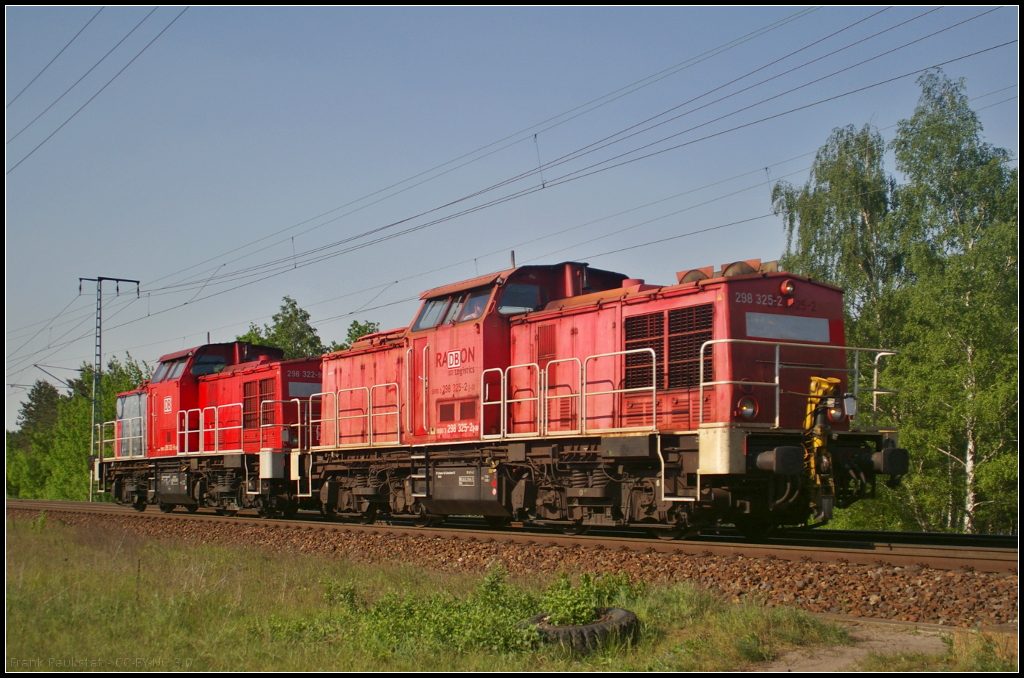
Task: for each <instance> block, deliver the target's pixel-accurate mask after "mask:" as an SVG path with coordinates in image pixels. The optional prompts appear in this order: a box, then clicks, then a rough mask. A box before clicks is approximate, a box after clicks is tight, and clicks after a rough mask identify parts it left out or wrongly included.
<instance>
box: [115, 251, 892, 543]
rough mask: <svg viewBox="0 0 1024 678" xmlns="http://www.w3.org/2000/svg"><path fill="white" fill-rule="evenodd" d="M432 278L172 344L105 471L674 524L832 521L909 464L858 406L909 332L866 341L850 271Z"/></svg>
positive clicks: (213, 496)
mask: <svg viewBox="0 0 1024 678" xmlns="http://www.w3.org/2000/svg"><path fill="white" fill-rule="evenodd" d="M421 297H422V299H423V303H422V304H421V306H420V309H419V311H418V313H417V314H416V317H415V318H414V320H413V322H412V324H411V325H410V326H409V327H405V328H400V329H395V330H390V331H387V332H378V333H376V334H372V335H369V336H366V337H363V338H362V339H360V340H359V341H358V342H356V343H355V344H354V345H353V346H352V347H351V348H350V349H348V350H345V351H339V352H335V353H330V354H327V355H325V356H322V357H315V358H309V359H304V360H290V361H284V360H281V353H280V352H279V351H278V350H277V349H272V348H263V347H256V346H250V345H248V344H244V343H233V344H213V345H207V346H201V347H198V348H195V349H191V350H188V351H182V352H179V353H175V354H171V355H168V356H164V357H163V358H161V359H160V365H159V367H158V368H157V371H156V373H155V374H154V376H153V379H152V380H151V381H150V382H148V383H146V384H143V385H141V386H140V387H139V389H137V390H136V391H132V392H130V393H125V394H121V395H120V396H119V397H118V414H117V420H116V421H115V422H110V423H109V424H107V425H105V426H104V429H103V432H102V433H103V435H102V436H101V438H102V440H103V441H105V442H103V443H101V445H102V447H103V449H104V450H105V454H106V456H102V455H101V458H100V459H98V461H97V464H96V469H95V473H96V476H97V479H98V480H99V482H100V486H101V488H102V490H103V491H107V492H110V493H112V494H113V496H114V498H115V499H116V500H118V501H121V502H125V503H131V504H134V505H135V506H136V508H138V509H140V510H142V509H144V508H145V507H146V505H148V504H157V505H159V506H160V507H161V508H163V509H164V510H172V509H173V508H174V507H175V506H184V507H186V508H188V509H189V510H196V509H197V508H199V507H209V508H213V509H216V510H217V511H218V512H221V513H234V512H237V511H239V510H243V509H255V510H257V511H259V512H260V513H261V514H262V515H272V514H277V513H283V514H290V513H294V512H295V511H296V510H298V509H317V510H320V511H321V512H322V513H324V514H325V515H328V516H337V517H342V518H351V519H358V520H362V521H372V520H375V519H376V518H378V517H393V518H403V517H404V518H409V519H412V520H414V521H416V522H417V523H419V524H428V523H430V522H432V521H435V520H439V519H443V518H444V517H445V516H451V515H477V516H485V517H486V518H487V520H488V522H490V523H492V524H494V525H496V526H497V525H503V524H508V523H512V522H515V523H522V524H535V525H547V526H551V527H554V528H557V529H559V530H562V531H564V532H570V533H576V532H581V531H583V530H586V529H588V528H589V527H590V526H595V525H597V526H632V527H641V528H646V529H650V530H652V531H654V532H656V533H657V534H658V535H659V536H663V537H666V538H674V537H677V536H680V535H683V534H692V533H694V532H695V531H697V530H699V529H700V528H701V527H702V526H707V525H712V524H715V523H719V522H726V523H733V524H736V525H737V526H738V527H739V528H740V529H741V530H742V531H744V532H745V533H747V534H752V535H753V534H763V533H765V532H767V531H768V530H770V529H771V528H773V527H775V526H777V525H803V524H808V523H811V524H823V523H825V522H827V521H828V520H829V519H830V518H831V516H832V513H833V510H834V508H835V507H837V506H839V507H842V506H848V505H849V504H851V503H852V502H854V501H856V500H858V499H864V498H871V497H873V496H874V492H875V487H876V479H877V476H879V475H882V476H888V478H889V482H890V483H891V484H895V483H898V482H899V479H900V477H901V476H902V475H903V474H905V473H906V472H907V467H908V455H907V452H906V451H905V450H903V449H901V448H898V447H897V445H896V432H895V431H893V430H890V429H884V428H878V427H875V426H874V425H873V422H872V425H870V426H869V425H860V423H861V422H860V419H862V418H864V417H862V416H861V415H858V413H857V412H856V403H857V402H858V401H865V402H872V403H875V402H876V401H877V398H878V396H879V395H880V394H885V393H892V391H883V390H881V389H880V388H879V387H878V384H877V374H878V361H879V360H880V359H881V358H883V357H884V356H885V355H890V354H891V352H889V351H883V350H880V349H864V348H851V347H846V346H845V336H844V332H843V304H842V291H841V290H839V289H838V288H835V287H832V286H830V285H827V284H824V283H820V282H817V281H814V280H810V279H808V278H804V277H801V276H797V275H793V274H788V273H784V272H780V271H778V270H777V266H776V265H775V264H774V262H771V263H767V264H762V263H761V262H760V261H756V260H755V261H745V262H736V263H733V264H729V265H726V266H722V267H721V268H720V269H718V270H714V269H712V268H710V267H709V268H706V269H697V270H691V271H683V272H681V273H679V274H678V277H677V284H675V285H670V286H656V285H647V284H645V283H644V281H643V280H636V279H629V278H627V277H626V276H625V275H622V274H619V273H613V272H610V271H603V270H598V269H593V268H590V267H589V266H588V265H587V264H583V263H576V262H566V263H563V264H558V265H553V266H523V267H519V268H514V269H510V270H507V271H502V272H499V273H494V274H490V275H486V276H481V277H478V278H474V279H472V280H467V281H464V282H461V283H456V284H453V285H447V286H445V287H440V288H436V289H433V290H428V291H427V292H424V293H423V294H422V295H421ZM862 379H864V380H865V383H869V384H870V385H869V386H867V387H865V386H864V385H862V384H861V380H862ZM868 380H870V381H868Z"/></svg>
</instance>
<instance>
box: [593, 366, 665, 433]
mask: <svg viewBox="0 0 1024 678" xmlns="http://www.w3.org/2000/svg"><path fill="white" fill-rule="evenodd" d="M637 353H649V354H650V355H651V365H650V367H651V385H650V387H647V386H638V387H633V388H617V389H610V390H607V391H593V392H588V391H587V384H588V383H589V380H588V378H587V369H588V368H587V366H588V364H589V363H590V361H591V360H597V359H598V358H610V357H614V356H619V355H621V356H626V355H629V354H637ZM657 365H658V356H657V354H656V353H655V352H654V349H653V348H633V349H629V350H627V351H613V352H611V353H599V354H597V355H592V356H588V357H587V358H586V359H585V360H584V361H583V408H582V409H583V414H582V417H581V418H582V427H583V434H584V435H586V434H587V433H588V432H589V431H602V432H605V433H614V432H620V431H637V430H645V429H647V428H648V427H647V426H624V427H623V426H619V427H612V428H591V427H589V426H588V425H587V398H590V397H593V396H600V395H611V394H614V393H635V392H637V391H647V390H649V391H650V392H651V425H650V427H649V428H650V430H651V431H657V430H658V374H657ZM638 367H643V366H642V365H640V366H638ZM619 417H620V419H621V417H622V413H621V412H620V413H619Z"/></svg>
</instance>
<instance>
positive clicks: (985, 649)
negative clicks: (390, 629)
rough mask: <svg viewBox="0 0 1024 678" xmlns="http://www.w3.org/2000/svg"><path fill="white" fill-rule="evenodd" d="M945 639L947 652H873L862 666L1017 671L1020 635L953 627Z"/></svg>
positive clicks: (930, 669)
mask: <svg viewBox="0 0 1024 678" xmlns="http://www.w3.org/2000/svg"><path fill="white" fill-rule="evenodd" d="M942 640H943V642H944V643H945V644H946V652H945V653H944V654H931V655H929V654H916V653H903V652H901V653H896V654H876V653H871V654H869V655H868V657H867V658H866V659H865V660H864V661H863V662H862V666H863V667H864V669H865V670H868V671H957V672H964V673H975V672H979V671H985V672H988V671H1001V672H1013V673H1016V672H1017V670H1018V663H1019V661H1018V657H1017V642H1016V641H1017V639H1016V637H1014V636H1010V635H1006V634H1000V635H995V634H991V633H986V632H984V631H977V632H976V631H967V630H964V629H954V630H953V633H952V635H951V636H944V637H943V639H942Z"/></svg>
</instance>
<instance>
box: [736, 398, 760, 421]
mask: <svg viewBox="0 0 1024 678" xmlns="http://www.w3.org/2000/svg"><path fill="white" fill-rule="evenodd" d="M736 413H737V414H739V415H740V416H742V417H743V418H744V419H753V418H754V415H756V414H757V401H756V400H754V399H753V398H740V401H739V402H738V403H737V404H736Z"/></svg>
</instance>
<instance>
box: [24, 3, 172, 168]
mask: <svg viewBox="0 0 1024 678" xmlns="http://www.w3.org/2000/svg"><path fill="white" fill-rule="evenodd" d="M190 6H191V5H190ZM188 9H189V8H188V7H186V8H185V9H183V10H181V12H180V13H178V15H177V16H176V17H174V18H173V19H171V22H170V23H169V24H167V25H166V26H164V28H163V30H161V31H160V32H159V33H157V34H156V37H155V38H153V39H152V40H150V41H149V42H148V43H146V46H145V47H143V48H142V49H141V50H139V53H138V54H136V55H135V56H133V57H132V59H131V61H129V62H128V63H126V64H125V65H124V67H123V68H122V69H121V70H119V71H118V72H117V73H115V74H114V77H112V78H111V79H110V80H108V81H107V83H106V84H105V85H103V87H100V89H99V91H98V92H96V94H93V95H92V96H91V97H90V98H89V100H88V101H86V102H85V103H84V104H82V106H81V108H79V109H78V110H77V111H75V112H74V113H72V114H71V117H69V118H68V119H67V120H65V121H64V122H62V123H61V124H60V127H58V128H57V129H55V130H53V132H51V133H50V136H48V137H46V138H45V139H43V140H42V141H41V142H39V145H38V146H36V147H35V148H33V149H32V150H31V151H29V152H28V154H27V155H26V156H25V157H23V158H22V159H21V160H19V161H18V162H17V163H16V164H15V165H14V166H13V167H11V168H10V169H9V170H7V172H5V176H6V175H9V174H10V173H11V172H13V171H14V170H15V169H17V168H18V166H19V165H21V163H23V162H25V161H26V160H28V159H29V158H30V157H32V155H33V154H34V153H35V152H36V151H38V150H39V149H40V148H42V147H43V145H44V144H45V143H46V142H47V141H49V140H50V139H52V138H53V136H54V135H55V134H57V132H59V131H61V130H62V129H64V126H65V125H67V124H68V123H69V122H71V121H72V120H73V119H74V118H75V116H76V115H78V114H79V113H81V112H82V110H83V109H84V108H85V107H86V106H88V105H89V104H91V103H92V101H93V99H95V98H96V97H98V96H99V95H100V94H101V93H102V92H103V90H105V89H106V88H107V87H108V86H110V83H112V82H114V80H117V77H118V76H119V75H121V74H122V73H124V72H125V69H127V68H128V67H129V66H131V65H132V64H133V63H135V60H136V59H138V58H139V57H140V56H142V54H143V52H145V51H146V50H147V49H149V47H150V45H152V44H153V43H154V42H156V41H157V40H158V39H159V38H160V36H161V35H163V34H164V33H166V32H167V29H168V28H170V27H171V26H173V25H174V22H176V21H177V20H178V19H180V18H181V15H182V14H184V13H185V12H187V11H188Z"/></svg>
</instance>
